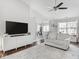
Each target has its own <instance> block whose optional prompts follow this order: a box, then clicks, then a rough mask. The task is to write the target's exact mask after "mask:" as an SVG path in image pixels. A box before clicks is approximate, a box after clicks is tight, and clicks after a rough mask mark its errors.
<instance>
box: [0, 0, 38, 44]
mask: <svg viewBox="0 0 79 59" xmlns="http://www.w3.org/2000/svg"><path fill="white" fill-rule="evenodd" d="M6 20H8V21H16V22H23V23H28V32H30V33H31V38H30V39H32V41H33V40H35V31H36V22H35V21H34V19H33V18H29V6H28V5H27V4H26V3H24V2H23V1H21V0H0V34H4V33H5V21H6ZM10 44H11V42H10Z"/></svg>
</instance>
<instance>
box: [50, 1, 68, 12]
mask: <svg viewBox="0 0 79 59" xmlns="http://www.w3.org/2000/svg"><path fill="white" fill-rule="evenodd" d="M56 2H57V1H56V0H55V6H54V7H53V8H52V9H50V11H53V10H55V11H56V10H58V9H60V10H64V9H67V7H61V6H62V5H63V4H64V3H63V2H60V3H59V4H58V5H56Z"/></svg>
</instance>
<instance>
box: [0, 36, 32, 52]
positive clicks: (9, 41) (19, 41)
mask: <svg viewBox="0 0 79 59" xmlns="http://www.w3.org/2000/svg"><path fill="white" fill-rule="evenodd" d="M1 39H2V46H1V49H0V50H3V51H7V50H11V49H14V48H17V47H21V46H24V45H27V44H30V43H32V42H34V39H33V38H32V36H31V35H22V36H21V35H20V36H10V35H7V36H3V37H1Z"/></svg>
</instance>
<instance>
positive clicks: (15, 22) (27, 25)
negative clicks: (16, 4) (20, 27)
mask: <svg viewBox="0 0 79 59" xmlns="http://www.w3.org/2000/svg"><path fill="white" fill-rule="evenodd" d="M7 22H14V23H21V24H27V28H28V23H23V22H15V21H6V24H7ZM5 27H6V28H5V29H6V30H5V33H6V34H8V35H24V34H27V33H28V29H27V32H25V33H24V32H23V33H8V32H7V25H5Z"/></svg>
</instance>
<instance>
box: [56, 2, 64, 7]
mask: <svg viewBox="0 0 79 59" xmlns="http://www.w3.org/2000/svg"><path fill="white" fill-rule="evenodd" d="M62 4H63V2H61V3H60V4H58V5H57V6H56V7H55V8H58V7H60V6H61V5H62Z"/></svg>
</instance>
